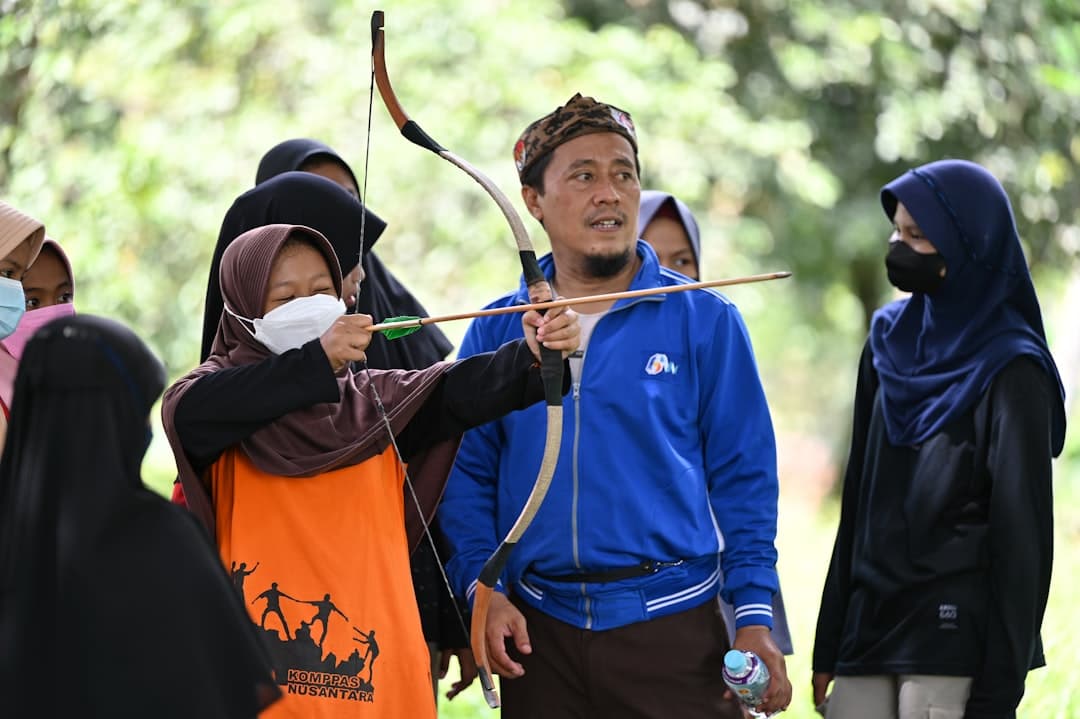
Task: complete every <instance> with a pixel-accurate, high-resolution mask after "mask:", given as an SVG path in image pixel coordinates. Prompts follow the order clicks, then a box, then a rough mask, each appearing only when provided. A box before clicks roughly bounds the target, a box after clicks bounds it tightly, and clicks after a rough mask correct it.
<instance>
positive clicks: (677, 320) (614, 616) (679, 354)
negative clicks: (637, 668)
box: [439, 240, 778, 631]
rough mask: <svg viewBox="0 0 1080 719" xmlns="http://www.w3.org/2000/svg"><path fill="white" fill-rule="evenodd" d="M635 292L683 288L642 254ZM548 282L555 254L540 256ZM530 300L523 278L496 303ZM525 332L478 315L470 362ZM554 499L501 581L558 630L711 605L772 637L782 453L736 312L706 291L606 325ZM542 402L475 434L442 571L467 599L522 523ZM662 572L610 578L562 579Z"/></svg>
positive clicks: (581, 391)
mask: <svg viewBox="0 0 1080 719" xmlns="http://www.w3.org/2000/svg"><path fill="white" fill-rule="evenodd" d="M637 254H638V256H639V257H640V258H641V260H642V266H641V268H640V271H639V272H638V273H637V275H636V276H635V277H634V280H633V283H632V284H631V287H630V289H642V288H646V287H658V286H671V285H678V284H685V283H687V282H688V281H689V280H687V278H686V277H683V276H682V275H680V274H678V273H675V272H671V271H669V270H666V269H663V268H661V267H660V264H659V262H658V261H657V258H656V254H655V253H654V252H653V250H652V248H651V247H649V245H648V244H646V243H645V242H643V241H640V240H639V241H638V243H637ZM540 264H541V267H543V269H544V272H545V273H546V274H547V275H548V277H549V278H550V277H551V275H552V272H553V269H554V267H553V260H552V258H551V255H547V256H545V257H543V258H542V259H541V260H540ZM527 301H528V295H527V292H526V289H525V286H524V284H523V285H522V286H521V288H520V289H519V290H518V291H517V292H515V293H512V294H508V295H506V296H504V297H501V298H499V299H498V300H496V301H495V302H493V303H492V304H491V305H490V306H491V307H503V306H507V305H511V304H520V303H524V302H527ZM521 336H522V328H521V319H520V317H519V316H518V315H501V316H494V317H484V318H480V319H477V320H475V321H474V322H473V324H472V325H471V326H470V328H469V330H468V332H467V333H466V335H465V339H464V341H463V342H462V346H461V352H460V356H461V357H467V356H470V355H473V354H476V353H478V352H485V351H488V350H493V349H496V348H497V347H499V346H500V345H502V344H503V343H504V342H507V341H509V340H511V339H516V338H519V337H521ZM563 406H564V412H565V420H564V427H563V441H562V448H561V452H560V455H559V460H558V467H557V468H556V470H555V476H554V479H553V481H552V484H551V489H550V490H549V493H548V495H547V498H546V500H545V501H544V504H543V506H542V507H541V508H540V511H539V512H538V513H537V516H536V518H535V520H534V521H533V523H532V525H531V526H530V527H529V529H528V530H527V531H526V532H525V534H524V536H523V537H522V538H521V541H520V542H519V543H518V544H517V547H516V548H515V549H514V552H513V554H512V555H511V557H510V561H509V563H508V565H507V569H506V571H505V573H504V574H503V577H502V581H501V585H502V586H501V587H500V588H504V587H512V588H513V591H514V593H515V594H516V595H518V596H519V597H520V598H521V599H522V600H524V601H525V602H527V603H529V604H530V605H532V606H534V607H536V608H538V609H539V610H541V611H544V612H545V613H547V614H549V615H550V616H553V617H555V618H556V619H559V620H561V621H563V622H566V623H568V624H571V625H573V626H577V627H580V628H584V629H593V630H598V631H599V630H604V629H611V628H614V627H619V626H624V625H627V624H631V623H634V622H640V621H645V620H648V619H652V618H656V617H660V616H664V615H666V614H673V613H675V612H679V611H684V610H687V609H690V608H693V607H695V606H698V605H700V604H702V603H704V602H706V601H709V600H711V599H713V598H715V596H716V594H717V592H718V591H720V589H721V588H720V583H721V579H720V578H721V572H720V569H721V560H722V569H723V577H724V578H725V580H724V587H723V590H722V591H723V595H724V598H725V599H726V600H727V601H729V602H731V603H732V604H733V605H734V606H735V616H736V627H742V626H746V625H751V624H756V625H765V626H768V627H770V628H771V627H772V606H771V598H772V594H773V593H774V592H776V590H777V587H778V580H777V576H776V569H775V567H776V548H775V544H774V540H775V538H776V511H777V495H778V484H777V477H776V443H775V438H774V435H773V428H772V421H771V419H770V417H769V409H768V406H767V405H766V402H765V393H764V391H763V389H762V386H761V380H760V378H759V377H758V372H757V366H756V363H755V361H754V356H753V351H752V349H751V346H750V338H749V336H748V335H747V331H746V327H745V326H744V324H743V322H742V318H741V317H740V315H739V312H738V310H737V309H736V308H735V306H734V305H733V304H731V302H730V301H729V300H727V299H726V298H725V297H723V296H722V295H720V294H719V293H717V292H713V291H709V290H691V291H689V292H680V293H675V294H670V295H655V296H650V297H641V298H636V299H630V300H620V301H619V302H617V303H616V304H615V305H614V306H613V307H612V308H611V309H610V310H609V311H608V313H607V314H606V315H605V316H604V317H602V318H601V319H600V320H599V322H598V323H597V324H596V328H595V330H594V331H593V335H592V338H591V339H590V340H589V344H588V347H587V348H586V349H585V355H584V359H583V364H582V377H581V381H580V383H575V384H574V386H573V390H572V392H571V394H570V395H568V396H567V397H566V398H565V399H564V401H563ZM546 422H547V418H546V410H545V408H544V404H543V403H538V404H536V405H534V406H532V407H530V408H528V409H526V410H521V411H517V412H513V413H511V414H510V415H507V416H506V417H504V418H503V419H501V420H498V421H496V422H492V423H489V424H487V425H484V426H482V427H479V428H476V429H473V430H470V431H469V432H468V433H467V434H466V435H465V438H464V441H463V442H462V445H461V449H460V451H459V452H458V456H457V461H456V463H455V465H454V469H453V471H452V473H451V475H450V479H449V482H448V484H447V487H446V494H445V496H444V498H443V501H442V505H441V507H440V509H439V524H440V526H441V527H442V530H443V532H444V533H445V535H446V538H447V540H448V541H449V543H450V547H451V552H452V556H451V560H450V562H449V563H448V565H447V568H448V570H449V574H450V577H451V581H452V582H453V583H454V585H455V589H456V591H457V592H458V593H459V594H460V595H461V596H466V597H468V598H469V600H470V601H471V600H472V597H473V590H474V588H475V583H476V578H477V576H478V575H479V573H480V568H481V567H482V566H483V564H484V561H485V560H486V559H487V558H488V557H489V556H490V555H491V553H492V552H493V551H494V550H495V548H496V547H497V546H498V543H499V540H500V539H501V538H502V537H504V536H505V535H506V533H507V532H508V531H509V529H510V526H511V525H512V524H513V522H514V520H515V519H516V518H517V515H518V512H519V511H520V510H521V508H522V506H523V505H524V503H525V499H526V497H527V496H528V494H529V491H530V489H531V488H532V486H533V482H534V481H535V479H536V473H537V470H538V468H539V467H540V458H541V455H542V454H543V440H544V433H545V430H546ZM645 561H653V562H662V563H665V565H666V566H663V567H662V568H661V569H660V570H659V571H657V572H655V573H653V574H650V575H647V576H640V577H634V578H631V579H622V580H619V581H615V582H606V583H587V584H586V583H579V582H566V581H557V580H552V579H550V578H551V577H559V576H564V575H566V574H577V573H581V572H598V571H605V570H612V569H619V568H625V567H631V566H634V565H637V564H640V563H641V562H645Z"/></svg>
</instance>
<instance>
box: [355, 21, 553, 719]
mask: <svg viewBox="0 0 1080 719" xmlns="http://www.w3.org/2000/svg"><path fill="white" fill-rule="evenodd" d="M383 19H384V16H383V12H382V11H381V10H376V11H375V12H374V13H372V15H371V54H372V62H373V65H374V69H375V83H376V85H378V88H379V95H380V96H381V97H382V99H383V103H384V104H385V105H386V108H387V109H388V110H389V111H390V116H391V117H392V118H393V119H394V124H396V125H397V127H398V130H400V131H401V134H402V135H404V136H405V138H406V139H408V140H409V141H410V142H412V143H414V144H416V145H419V146H420V147H422V148H424V149H425V150H430V151H431V152H434V153H435V154H436V155H438V156H439V157H441V158H443V159H444V160H446V161H447V162H449V163H451V164H452V165H454V166H456V167H458V168H459V169H461V170H463V171H464V172H465V173H466V174H467V175H469V177H471V178H473V180H475V181H476V182H477V183H479V184H480V186H481V187H483V188H484V190H485V191H486V192H487V193H488V195H490V196H491V198H492V199H493V200H494V201H495V204H497V205H498V206H499V209H500V210H501V211H502V213H503V216H504V217H505V218H506V220H507V222H509V224H510V229H511V231H512V232H513V234H514V241H515V243H516V244H517V248H518V255H519V256H520V259H521V268H522V272H523V273H524V276H525V284H526V286H527V287H528V290H529V301H530V302H532V303H537V302H549V301H551V300H553V299H554V295H553V293H552V291H551V285H550V284H548V281H547V278H546V277H544V273H543V271H542V270H541V269H540V265H539V263H538V262H537V260H536V251H535V250H534V249H533V245H532V241H531V240H530V239H529V233H528V232H527V231H526V230H525V224H524V223H523V222H522V221H521V217H520V216H519V215H518V213H517V211H516V210H515V209H514V207H513V205H512V204H511V203H510V200H509V199H508V198H507V197H506V195H505V194H503V192H502V191H501V190H500V189H499V188H498V187H497V186H496V185H495V183H494V182H492V180H491V179H490V178H488V177H487V176H486V175H485V174H484V173H482V172H480V170H478V169H476V168H475V167H473V166H472V165H471V164H469V163H468V162H466V161H465V160H464V159H463V158H461V157H459V156H457V155H455V154H454V153H452V152H450V151H449V150H447V149H446V148H445V147H443V146H442V145H440V144H439V143H438V142H436V141H435V139H434V138H432V137H431V136H430V135H428V134H427V133H426V132H424V130H423V129H422V128H421V127H420V126H419V125H418V124H417V123H416V122H415V121H414V120H412V119H411V118H410V117H409V116H408V114H406V112H405V110H404V109H403V108H402V107H401V103H400V102H398V99H397V96H396V95H395V94H394V88H393V87H392V86H391V85H390V77H389V75H388V74H387V72H386V55H385V35H384V33H383ZM540 375H541V378H542V380H543V385H544V399H545V401H546V403H547V420H548V423H547V436H546V438H545V440H544V456H543V458H542V459H541V461H540V471H539V472H538V474H537V477H536V482H535V483H534V484H533V487H532V490H531V491H530V492H529V496H528V498H527V499H526V500H525V505H524V506H523V507H522V509H521V512H520V514H519V515H518V517H517V520H516V521H515V522H514V524H513V526H512V527H511V528H510V532H509V533H508V534H507V536H506V538H505V539H503V540H502V542H500V543H499V546H498V548H497V549H496V550H495V552H494V553H493V554H492V555H491V557H490V558H489V559H488V560H487V562H486V563H485V564H484V568H483V569H482V570H481V572H480V576H479V577H478V578H477V583H476V594H475V597H474V600H473V616H472V631H471V632H470V633H471V643H472V649H473V654H474V655H475V658H476V664H477V669H478V673H479V676H480V685H481V687H482V688H483V690H484V698H485V699H486V700H487V703H488V706H490V707H491V708H492V709H494V708H496V707H498V706H499V695H498V693H496V691H495V684H494V682H492V679H491V666H490V663H489V661H488V652H487V632H486V629H487V616H488V609H489V608H490V603H491V592H492V591H494V589H495V585H496V583H497V582H498V581H499V576H500V575H501V574H502V572H503V569H505V568H506V562H507V560H508V559H509V558H510V553H511V552H512V551H513V549H514V547H515V546H516V544H517V542H518V540H519V539H521V536H522V535H523V534H524V533H525V530H526V529H528V528H529V524H531V523H532V520H533V518H534V517H535V516H536V512H537V510H539V509H540V505H541V504H542V503H543V501H544V497H545V495H546V494H547V490H548V487H550V486H551V478H552V476H553V474H554V472H555V464H556V462H557V461H558V457H559V447H560V445H561V443H562V411H563V410H562V383H563V360H562V354H561V353H560V352H558V351H556V350H549V349H547V348H545V347H544V346H543V345H541V348H540Z"/></svg>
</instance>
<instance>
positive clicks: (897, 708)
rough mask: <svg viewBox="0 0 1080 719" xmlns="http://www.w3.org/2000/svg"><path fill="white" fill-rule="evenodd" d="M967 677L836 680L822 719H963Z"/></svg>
mask: <svg viewBox="0 0 1080 719" xmlns="http://www.w3.org/2000/svg"><path fill="white" fill-rule="evenodd" d="M970 692H971V677H945V676H931V675H928V674H883V675H877V676H862V677H853V676H838V677H836V678H835V679H834V680H833V690H832V694H830V695H829V703H828V708H827V709H826V710H825V717H826V719H963V716H964V707H965V705H966V704H967V699H968V694H970Z"/></svg>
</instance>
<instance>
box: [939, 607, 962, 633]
mask: <svg viewBox="0 0 1080 719" xmlns="http://www.w3.org/2000/svg"><path fill="white" fill-rule="evenodd" d="M937 613H938V621H939V622H940V623H939V624H938V629H958V628H959V627H958V626H957V624H956V622H957V620H958V619H959V618H960V609H959V607H957V606H956V605H955V604H939V605H938V612H937Z"/></svg>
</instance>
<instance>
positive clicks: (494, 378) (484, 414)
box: [397, 339, 570, 459]
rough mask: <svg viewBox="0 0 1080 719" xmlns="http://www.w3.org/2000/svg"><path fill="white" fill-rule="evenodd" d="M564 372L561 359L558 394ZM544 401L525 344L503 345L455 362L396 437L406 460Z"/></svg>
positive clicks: (567, 385)
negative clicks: (482, 425)
mask: <svg viewBox="0 0 1080 719" xmlns="http://www.w3.org/2000/svg"><path fill="white" fill-rule="evenodd" d="M569 391H570V368H569V366H568V365H567V363H566V361H565V360H564V361H563V394H566V393H567V392H569ZM543 399H544V386H543V384H542V382H541V379H540V368H539V366H538V365H537V363H536V358H535V357H534V356H533V354H532V352H531V351H530V350H529V346H528V344H526V342H525V340H523V339H520V340H513V341H511V342H507V343H506V344H504V345H503V346H502V347H500V348H499V349H497V350H495V351H494V352H482V353H480V354H476V355H473V356H471V357H467V358H465V359H462V360H458V361H457V362H455V363H454V364H453V365H452V366H451V367H450V369H449V370H447V372H446V374H445V375H443V378H442V381H441V382H440V383H439V386H438V387H437V388H436V390H435V391H434V392H433V393H432V395H431V396H430V397H428V399H427V401H426V402H424V406H423V407H421V409H420V411H419V412H417V414H416V416H414V417H413V418H412V421H410V422H409V425H408V426H407V427H406V428H405V429H404V430H402V432H401V433H400V434H399V435H398V438H397V439H398V447H400V448H401V453H402V455H404V457H405V458H406V459H409V458H410V457H412V456H413V455H415V454H416V453H417V452H419V451H421V450H423V449H426V448H427V447H430V446H431V445H433V444H435V443H436V442H441V441H443V440H446V439H450V438H452V437H456V436H457V435H460V434H463V433H464V432H465V430H468V429H471V428H473V427H477V426H479V425H481V424H485V423H487V422H491V421H492V420H495V419H498V418H499V417H502V416H503V415H505V414H508V413H510V412H513V411H514V410H517V409H524V408H526V407H528V406H530V405H533V404H535V403H536V402H539V401H541V400H543Z"/></svg>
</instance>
